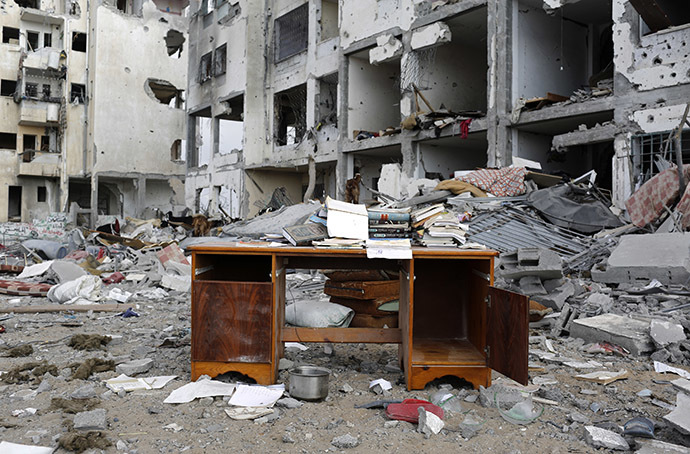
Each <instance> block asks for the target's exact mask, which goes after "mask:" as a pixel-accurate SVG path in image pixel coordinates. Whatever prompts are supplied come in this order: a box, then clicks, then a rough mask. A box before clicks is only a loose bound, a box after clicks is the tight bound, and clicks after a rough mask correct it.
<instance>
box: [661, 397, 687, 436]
mask: <svg viewBox="0 0 690 454" xmlns="http://www.w3.org/2000/svg"><path fill="white" fill-rule="evenodd" d="M664 421H666V422H667V423H669V424H670V425H671V426H672V427H673V428H674V429H676V430H677V431H678V432H680V433H682V434H683V435H690V396H688V395H687V394H684V393H682V392H681V393H678V395H677V396H676V408H675V409H674V410H673V411H672V412H671V413H669V414H667V415H666V416H664Z"/></svg>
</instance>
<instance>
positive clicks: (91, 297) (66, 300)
mask: <svg viewBox="0 0 690 454" xmlns="http://www.w3.org/2000/svg"><path fill="white" fill-rule="evenodd" d="M102 287H103V282H102V281H101V278H99V277H98V276H94V275H91V274H87V275H86V276H81V277H79V278H77V279H75V280H73V281H69V282H65V283H64V284H60V285H55V286H53V287H51V289H50V290H49V291H48V299H49V300H50V301H52V302H54V303H63V304H74V303H76V302H79V303H80V304H94V303H96V302H97V301H99V300H100V299H101V288H102Z"/></svg>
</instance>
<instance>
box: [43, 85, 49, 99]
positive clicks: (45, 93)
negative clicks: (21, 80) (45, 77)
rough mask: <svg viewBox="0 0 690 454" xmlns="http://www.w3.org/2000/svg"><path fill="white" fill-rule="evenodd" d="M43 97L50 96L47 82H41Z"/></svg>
mask: <svg viewBox="0 0 690 454" xmlns="http://www.w3.org/2000/svg"><path fill="white" fill-rule="evenodd" d="M42 88H43V90H42V93H43V97H44V98H50V85H49V84H43V87H42Z"/></svg>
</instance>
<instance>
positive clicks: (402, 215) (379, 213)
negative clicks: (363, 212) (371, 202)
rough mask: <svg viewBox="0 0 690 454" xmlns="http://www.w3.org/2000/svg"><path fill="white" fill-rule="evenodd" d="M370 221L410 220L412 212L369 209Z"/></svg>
mask: <svg viewBox="0 0 690 454" xmlns="http://www.w3.org/2000/svg"><path fill="white" fill-rule="evenodd" d="M367 214H368V215H369V222H370V223H371V222H372V221H375V222H385V221H393V222H410V213H408V212H402V211H392V210H367Z"/></svg>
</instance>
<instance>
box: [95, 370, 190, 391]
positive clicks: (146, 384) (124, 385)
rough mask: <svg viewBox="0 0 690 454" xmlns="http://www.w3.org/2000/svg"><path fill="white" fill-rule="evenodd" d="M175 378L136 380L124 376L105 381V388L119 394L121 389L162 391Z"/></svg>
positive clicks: (169, 376) (143, 378)
mask: <svg viewBox="0 0 690 454" xmlns="http://www.w3.org/2000/svg"><path fill="white" fill-rule="evenodd" d="M175 378H177V375H162V376H159V377H141V378H134V377H129V376H127V375H125V374H122V375H119V376H118V377H115V378H111V379H110V380H105V386H107V387H108V388H109V389H110V390H112V391H113V392H118V391H120V390H121V389H124V390H125V391H136V390H140V389H146V390H148V389H161V388H163V387H164V386H165V385H167V384H168V383H170V381H172V380H173V379H175Z"/></svg>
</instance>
